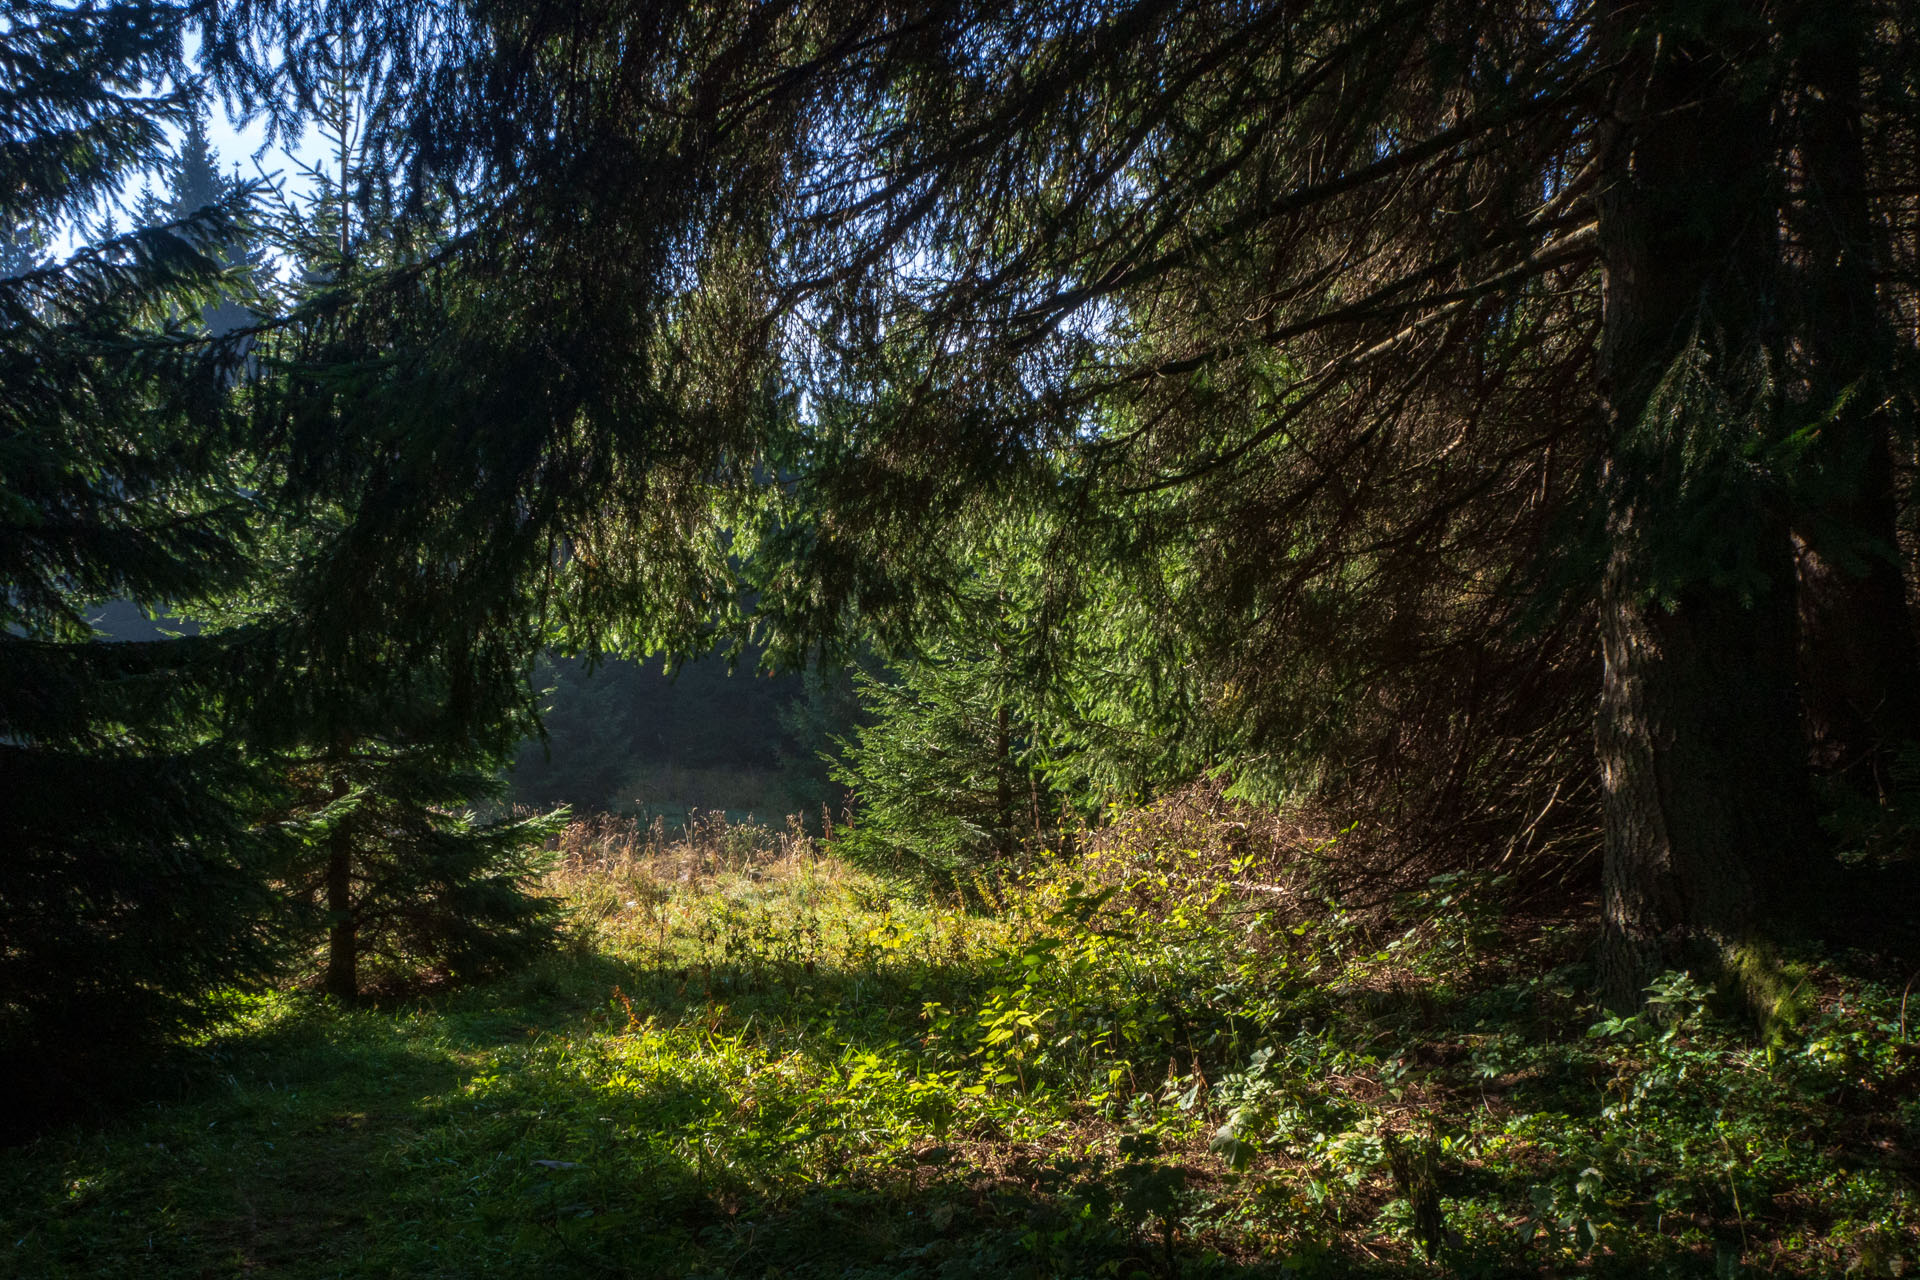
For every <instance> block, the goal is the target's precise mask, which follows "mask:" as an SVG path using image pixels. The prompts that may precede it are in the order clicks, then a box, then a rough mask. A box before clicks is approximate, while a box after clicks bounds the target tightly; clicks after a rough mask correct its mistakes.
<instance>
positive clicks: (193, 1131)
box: [0, 832, 1920, 1277]
mask: <svg viewBox="0 0 1920 1280" xmlns="http://www.w3.org/2000/svg"><path fill="white" fill-rule="evenodd" d="M751 844H752V842H751V841H749V842H746V843H744V844H739V845H737V846H736V847H734V849H733V851H732V853H731V854H729V853H728V851H727V850H726V849H725V848H722V849H721V851H720V856H717V857H712V858H706V859H701V858H683V859H680V860H678V861H676V860H674V859H669V858H659V857H655V858H648V859H640V860H635V859H626V858H619V857H615V858H612V859H609V860H606V861H605V862H604V863H603V864H602V865H595V866H577V867H576V869H575V870H574V871H572V872H570V873H568V874H567V875H566V876H564V877H562V880H561V883H560V888H561V889H562V891H564V892H565V893H566V894H567V895H568V896H569V897H570V898H571V899H572V900H573V902H574V905H575V908H576V925H575V930H574V941H573V944H572V946H571V947H570V948H569V949H568V950H567V951H565V952H564V953H561V954H557V955H554V956H552V957H550V958H549V959H547V960H546V961H544V962H542V963H541V964H539V965H538V966H537V967H535V968H534V969H532V970H530V971H529V972H527V973H525V974H523V975H521V976H519V977H518V978H515V979H512V980H509V981H506V982H502V983H498V984H495V985H491V986H487V987H483V988H476V989H468V990H463V991H453V992H447V993H442V994H435V995H427V996H420V995H415V996H412V997H406V998H399V997H396V998H394V999H392V1000H389V1001H387V1002H385V1003H382V1004H379V1005H377V1006H374V1007H368V1008H363V1009H357V1010H350V1011H343V1010H339V1009H337V1008H333V1007H330V1006H328V1005H326V1004H324V1003H322V1002H319V1001H317V1000H315V999H312V998H308V997H304V996H286V997H280V998H275V999H270V1000H263V1001H258V1002H255V1003H251V1004H248V1005H246V1006H245V1007H243V1008H240V1009H237V1010H236V1013H235V1016H234V1018H233V1020H232V1022H231V1024H230V1025H228V1026H227V1027H226V1028H225V1029H224V1030H223V1031H222V1032H221V1033H220V1034H219V1035H218V1036H216V1037H214V1038H212V1039H211V1040H209V1041H208V1042H207V1043H206V1044H204V1045H202V1046H200V1047H199V1048H198V1049H197V1050H196V1051H195V1052H196V1055H197V1060H198V1062H199V1070H198V1071H197V1073H196V1075H195V1080H194V1083H193V1084H192V1085H191V1086H190V1087H188V1088H186V1089H185V1090H183V1091H182V1090H175V1091H172V1092H171V1093H170V1095H169V1096H167V1097H165V1098H163V1099H162V1100H161V1101H158V1102H148V1103H146V1104H144V1105H142V1106H140V1107H138V1108H134V1109H129V1110H125V1111H122V1112H119V1113H117V1114H113V1115H109V1116H104V1117H100V1118H96V1119H94V1120H92V1121H90V1122H86V1123H75V1124H70V1125H68V1126H66V1127H63V1128H61V1129H59V1130H57V1131H54V1132H50V1133H47V1134H45V1135H44V1136H42V1137H40V1138H39V1139H38V1140H37V1141H35V1142H33V1143H31V1144H30V1145H26V1146H22V1147H16V1148H14V1149H11V1150H8V1151H6V1152H5V1153H4V1159H3V1160H0V1198H3V1199H0V1220H3V1221H4V1227H5V1236H4V1239H3V1240H0V1273H8V1274H13V1275H20V1276H35V1277H37V1276H49V1277H51V1276H96V1275H97V1276H113V1277H129V1276H166V1277H175V1276H180V1277H185V1276H221V1275H276V1276H279V1275H284V1276H298V1277H323V1276H326V1277H331V1276H352V1277H373V1276H381V1277H385V1276H409V1277H411V1276H446V1277H466V1276H491V1275H502V1276H535V1275H537V1276H583V1277H597V1276H682V1275H686V1276H692V1275H731V1276H753V1277H764V1276H871V1277H883V1276H884V1277H915V1276H927V1277H934V1276H939V1277H963V1276H1009V1275H1034V1276H1043V1275H1085V1276H1103V1275H1112V1276H1129V1275H1147V1276H1172V1275H1179V1276H1203V1275H1222V1276H1225V1275H1276V1276H1277V1275H1328V1276H1342V1275H1376V1276H1399V1275H1436V1276H1438V1275H1468V1276H1476V1275H1477V1276H1508V1275H1512V1276H1523V1275H1524V1276H1539V1275H1573V1274H1603V1275H1619V1276H1645V1275H1672V1276H1695V1275H1698V1276H1716V1277H1720V1276H1736V1275H1755V1276H1760V1275H1776V1276H1813V1275H1842V1274H1852V1275H1898V1274H1903V1273H1904V1274H1920V1199H1917V1198H1916V1179H1917V1177H1920V1173H1917V1171H1916V1164H1915V1149H1916V1137H1917V1136H1920V1102H1916V1098H1917V1097H1920V1088H1917V1087H1916V1086H1917V1085H1920V1048H1916V1045H1915V1027H1914V1025H1913V1024H1914V1022H1915V1021H1920V1008H1909V1004H1910V1003H1916V1004H1920V1002H1911V1001H1910V1000H1909V999H1908V998H1907V997H1906V996H1905V994H1904V993H1903V991H1902V989H1901V984H1902V982H1904V978H1902V977H1899V976H1895V977H1894V978H1892V979H1890V980H1883V981H1880V982H1876V981H1875V980H1874V974H1873V972H1872V971H1871V968H1870V966H1865V965H1864V962H1859V963H1855V962H1852V961H1850V962H1848V963H1846V964H1840V963H1837V962H1835V961H1833V960H1832V959H1831V958H1826V957H1811V958H1802V959H1799V960H1796V963H1804V964H1806V965H1807V966H1808V969H1807V973H1808V990H1809V991H1810V992H1812V993H1814V994H1813V996H1812V998H1811V999H1810V1000H1809V1001H1808V1004H1809V1008H1808V1010H1807V1012H1806V1015H1805V1016H1804V1018H1803V1019H1802V1020H1801V1022H1800V1024H1799V1025H1798V1026H1797V1027H1796V1028H1794V1029H1792V1030H1788V1031H1781V1030H1779V1029H1777V1028H1776V1029H1775V1030H1774V1033H1773V1034H1772V1035H1771V1037H1757V1036H1755V1035H1754V1034H1753V1033H1752V1031H1751V1029H1749V1028H1747V1027H1743V1026H1740V1025H1736V1024H1731V1023H1727V1022H1722V1021H1719V1020H1718V1019H1717V1017H1716V1015H1715V1014H1714V1013H1713V1012H1712V1008H1713V1001H1712V1000H1711V998H1710V996H1709V993H1706V992H1704V991H1702V990H1700V989H1699V988H1698V987H1696V986H1695V985H1694V984H1692V983H1691V982H1690V981H1689V980H1687V979H1685V978H1683V977H1679V976H1675V977H1672V978H1670V979H1669V980H1668V981H1667V982H1666V983H1665V985H1664V987H1663V990H1662V992H1661V993H1660V994H1659V997H1658V1000H1657V1003H1656V1005H1655V1006H1654V1008H1653V1010H1652V1011H1651V1012H1650V1013H1649V1014H1648V1015H1645V1016H1643V1017H1641V1018H1638V1019H1632V1020H1625V1021H1622V1020H1618V1019H1608V1018H1605V1017H1604V1016H1602V1015H1601V1014H1600V1013H1599V1012H1597V1011H1596V1009H1595V1008H1594V1007H1593V1006H1592V1005H1591V1003H1590V1002H1589V999H1588V997H1587V996H1586V994H1585V989H1584V986H1583V981H1584V974H1583V970H1582V964H1583V960H1584V957H1585V954H1586V950H1587V945H1588V944H1587V938H1586V936H1585V935H1584V934H1583V932H1582V931H1581V928H1580V927H1579V926H1578V924H1577V920H1578V917H1573V918H1572V920H1573V922H1567V921H1561V920H1557V919H1554V918H1539V917H1535V918H1518V917H1512V916H1500V915H1498V914H1495V913H1493V912H1490V911H1488V910H1486V909H1484V908H1483V907H1482V906H1480V905H1479V904H1480V903H1481V902H1483V901H1484V895H1483V894H1482V893H1481V892H1479V890H1478V889H1477V888H1476V886H1473V885H1470V884H1461V883H1458V882H1454V883H1448V884H1441V885H1436V886H1435V887H1434V889H1433V891H1432V892H1431V893H1430V894H1425V895H1419V896H1417V897H1416V898H1413V899H1409V900H1408V901H1407V902H1406V903H1404V904H1403V905H1402V908H1401V909H1400V910H1399V911H1398V913H1397V915H1395V916H1392V917H1389V916H1385V915H1378V916H1374V917H1371V918H1369V919H1367V920H1364V921H1363V920H1359V919H1355V918H1353V917H1350V916H1348V915H1346V914H1344V913H1342V912H1341V911H1339V910H1338V909H1336V908H1334V907H1331V906H1329V905H1327V904H1324V903H1316V902H1312V901H1311V895H1310V894H1303V893H1293V892H1284V893H1279V892H1273V891H1272V886H1271V885H1267V886H1266V887H1260V886H1255V887H1253V888H1249V887H1248V885H1249V881H1248V880H1247V876H1248V875H1249V874H1251V873H1250V872H1249V871H1248V870H1247V869H1246V868H1244V867H1240V868H1223V867H1221V866H1219V865H1216V864H1215V863H1214V862H1213V861H1212V860H1211V859H1210V858H1208V857H1207V856H1204V855H1201V854H1199V853H1197V852H1194V851H1191V850H1183V849H1180V848H1177V847H1171V846H1169V845H1167V844H1166V843H1165V842H1164V841H1158V840H1155V839H1154V838H1153V837H1152V835H1151V833H1150V832H1143V833H1142V834H1140V835H1139V836H1138V838H1136V839H1130V838H1129V837H1128V836H1127V834H1126V833H1124V832H1122V833H1120V834H1119V835H1118V836H1117V837H1116V838H1114V839H1112V840H1109V841H1108V842H1107V843H1106V845H1105V851H1104V852H1103V853H1100V854H1098V855H1094V856H1092V857H1091V858H1089V859H1087V860H1083V861H1081V862H1079V863H1077V864H1074V865H1072V866H1067V867H1061V868H1056V869H1051V870H1042V871H1041V872H1039V873H1038V874H1035V875H1033V876H1031V877H1029V878H1027V879H1025V880H1023V881H1020V882H1018V883H1014V884H1009V885H1005V886H1002V887H999V888H995V887H993V886H987V887H986V894H987V896H988V897H989V898H992V899H995V901H993V902H992V903H991V905H992V906H993V907H994V908H995V909H994V910H991V911H980V910H975V911H963V910H959V909H949V908H945V907H941V906H938V905H932V904H928V903H924V902H916V901H913V900H911V899H909V898H907V897H904V896H902V895H900V894H899V893H897V892H896V891H894V890H891V889H889V888H888V887H887V886H885V885H883V884H880V883H878V882H875V881H872V880H868V879H865V878H862V877H859V876H856V875H854V874H852V873H849V872H847V871H846V870H844V869H843V868H841V867H840V866H839V865H838V864H836V863H834V862H832V861H830V860H819V859H816V858H814V857H812V856H811V855H810V854H809V853H808V852H807V849H806V846H805V843H804V842H803V841H798V840H789V841H787V842H786V843H785V844H784V845H783V846H782V847H781V848H780V849H779V850H776V851H773V852H768V853H762V854H759V855H755V854H754V853H753V852H752V849H751V848H750V847H749V846H751ZM575 852H576V853H581V852H583V851H582V850H576V851H575ZM584 852H587V853H590V852H591V850H585V851H584ZM588 860H589V861H590V860H591V859H588ZM727 864H730V865H727ZM1260 876H1261V879H1262V880H1263V881H1276V880H1280V881H1284V871H1283V870H1279V869H1273V868H1268V869H1264V870H1262V871H1261V872H1260ZM1429 1251H1431V1254H1432V1260H1431V1261H1430V1260H1429V1258H1428V1254H1429Z"/></svg>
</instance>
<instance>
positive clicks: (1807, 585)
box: [1794, 0, 1920, 794]
mask: <svg viewBox="0 0 1920 1280" xmlns="http://www.w3.org/2000/svg"><path fill="white" fill-rule="evenodd" d="M1860 9H1861V7H1860V6H1859V5H1858V4H1857V3H1851V2H1848V0H1838V2H1836V0H1821V3H1820V4H1818V5H1811V6H1805V7H1803V9H1802V15H1801V16H1802V22H1801V24H1800V31H1799V32H1798V33H1797V34H1798V41H1797V43H1798V45H1799V47H1800V50H1801V55H1800V60H1801V80H1802V83H1801V86H1800V93H1799V106H1800V111H1799V116H1800V119H1799V125H1800V128H1799V141H1800V147H1799V151H1800V154H1801V157H1802V166H1803V172H1804V180H1803V182H1804V189H1803V190H1802V191H1801V192H1800V200H1799V203H1798V209H1797V211H1796V212H1797V216H1796V218H1795V220H1794V221H1795V226H1796V236H1797V239H1798V242H1799V243H1798V249H1799V256H1800V258H1801V261H1802V264H1803V266H1802V270H1803V273H1804V280H1805V284H1804V290H1803V292H1804V304H1803V305H1804V307H1805V321H1804V325H1803V327H1804V330H1805V332H1806V334H1807V352H1806V357H1807V363H1808V376H1807V388H1806V397H1807V406H1806V407H1807V411H1808V412H1809V414H1810V415H1811V416H1813V417H1814V418H1816V419H1817V420H1823V425H1822V427H1821V429H1820V434H1819V440H1818V443H1817V445H1816V448H1815V453H1814V458H1815V462H1816V463H1817V466H1818V473H1817V475H1816V477H1815V486H1814V501H1813V503H1812V504H1811V505H1810V507H1809V509H1807V510H1805V511H1803V512H1801V513H1800V515H1799V518H1798V519H1797V520H1796V522H1795V523H1796V526H1797V528H1796V533H1797V535H1798V537H1799V543H1800V556H1799V577H1800V625H1801V636H1802V638H1801V675H1802V683H1803V686H1804V689H1805V697H1806V711H1807V727H1808V731H1809V733H1810V735H1811V740H1812V746H1813V750H1814V755H1815V759H1816V760H1817V761H1818V763H1819V764H1820V765H1821V766H1822V767H1824V768H1827V769H1831V770H1834V771H1837V772H1840V773H1843V774H1846V775H1848V776H1849V777H1850V778H1851V779H1853V780H1854V781H1855V782H1856V784H1857V785H1859V786H1861V787H1862V789H1863V790H1867V791H1869V792H1870V793H1874V794H1878V793H1879V792H1881V791H1882V790H1883V789H1884V787H1885V785H1886V766H1887V764H1888V762H1889V759H1890V756H1891V750H1892V748H1893V747H1895V746H1897V744H1898V743H1900V742H1901V741H1903V740H1908V739H1912V738H1914V737H1916V736H1920V648H1917V647H1916V645H1915V640H1914V630H1913V618H1912V615H1911V614H1910V613H1909V611H1908V607H1907V592H1906V579H1905V575H1904V574H1903V573H1902V570H1901V565H1900V559H1899V551H1898V535H1897V522H1898V511H1899V505H1898V497H1897V494H1896V491H1895V486H1894V467H1893V445H1892V424H1891V423H1890V422H1889V420H1888V417H1889V415H1888V411H1887V407H1886V406H1887V390H1888V389H1887V387H1886V382H1885V379H1886V371H1887V370H1889V369H1891V368H1892V367H1893V366H1894V352H1893V339H1892V335H1891V334H1890V333H1889V332H1888V331H1887V327H1886V323H1885V319H1884V317H1883V315H1882V312H1881V310H1880V306H1879V300H1878V298H1877V297H1876V294H1875V289H1874V272H1875V264H1874V259H1875V244H1876V242H1877V240H1878V236H1877V234H1876V231H1875V228H1874V225H1873V217H1872V211H1871V208H1870V206H1869V203H1868V197H1867V181H1868V177H1867V160H1866V145H1865V140H1864V119H1863V106H1862V88H1861V74H1862V67H1861V56H1862V49H1863V47H1864V44H1865V35H1866V33H1865V27H1864V22H1865V15H1863V14H1862V13H1861V11H1860Z"/></svg>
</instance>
